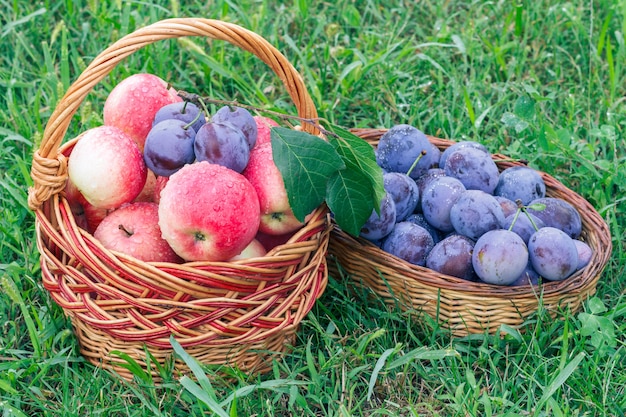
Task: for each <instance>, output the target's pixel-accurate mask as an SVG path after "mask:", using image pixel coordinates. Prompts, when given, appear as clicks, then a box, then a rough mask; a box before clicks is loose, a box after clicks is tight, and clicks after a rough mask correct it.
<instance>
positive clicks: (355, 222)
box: [326, 169, 380, 236]
mask: <svg viewBox="0 0 626 417" xmlns="http://www.w3.org/2000/svg"><path fill="white" fill-rule="evenodd" d="M326 203H327V204H328V208H329V209H330V211H332V212H333V214H334V216H335V222H336V223H337V225H338V226H339V227H341V229H343V230H344V231H346V232H347V233H350V234H352V235H353V236H357V235H358V234H359V233H360V232H361V227H362V226H363V224H365V222H366V221H367V219H368V218H369V217H370V216H371V214H372V210H373V207H374V202H373V199H372V193H371V188H370V186H369V184H368V182H367V177H366V176H365V174H364V173H363V172H362V171H353V170H348V169H342V170H340V171H337V172H336V173H335V174H334V175H333V176H332V177H331V178H330V180H329V182H328V196H327V197H326ZM379 210H380V209H379Z"/></svg>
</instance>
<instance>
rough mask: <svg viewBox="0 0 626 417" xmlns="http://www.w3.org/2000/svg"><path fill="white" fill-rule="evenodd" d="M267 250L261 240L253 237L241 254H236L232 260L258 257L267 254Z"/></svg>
mask: <svg viewBox="0 0 626 417" xmlns="http://www.w3.org/2000/svg"><path fill="white" fill-rule="evenodd" d="M266 253H267V251H266V250H265V246H263V244H262V243H261V242H259V241H258V240H256V239H252V241H251V242H250V243H249V244H248V246H246V247H245V248H244V249H243V250H242V251H241V253H239V255H235V256H233V257H232V258H230V260H231V261H238V260H241V259H248V258H258V257H261V256H265V254H266Z"/></svg>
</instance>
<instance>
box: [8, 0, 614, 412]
mask: <svg viewBox="0 0 626 417" xmlns="http://www.w3.org/2000/svg"><path fill="white" fill-rule="evenodd" d="M174 16H202V17H210V18H217V19H223V20H228V21H232V22H235V23H239V24H241V25H243V26H245V27H247V28H249V29H252V30H253V31H255V32H257V33H259V34H261V35H262V36H263V37H265V38H266V39H267V40H268V41H270V42H271V43H272V44H273V45H275V46H276V47H277V48H278V49H279V50H281V51H282V52H283V53H285V55H286V56H287V57H288V58H289V59H290V60H291V62H292V63H293V64H294V65H295V66H296V68H298V70H299V71H300V73H301V74H302V76H303V78H304V80H305V82H306V84H307V86H308V88H309V90H310V93H311V95H312V97H313V99H314V101H315V104H316V106H317V108H318V111H319V113H320V115H321V116H322V117H324V118H326V119H328V120H330V121H332V122H333V123H335V124H338V125H341V126H345V127H390V126H391V125H393V124H394V123H410V124H413V125H415V126H417V127H419V128H420V129H422V130H424V131H425V132H427V133H430V134H433V135H437V136H440V137H444V138H451V139H455V140H462V139H471V140H478V141H481V142H483V143H484V144H485V145H487V146H488V148H489V149H490V150H492V151H494V152H502V153H504V154H507V155H510V156H512V157H516V158H524V159H527V160H529V161H530V164H531V165H532V166H534V167H536V168H538V169H541V170H543V171H546V172H548V173H550V174H552V175H554V176H556V177H557V178H558V179H559V180H561V181H562V182H563V183H564V184H566V185H567V186H568V187H570V188H571V189H573V190H575V191H577V192H578V193H580V194H581V195H583V196H584V197H585V198H587V199H588V200H589V201H590V202H591V203H592V204H593V205H594V206H595V207H596V208H597V209H598V211H599V212H600V213H601V214H602V216H603V217H604V218H605V220H606V221H607V223H608V225H609V227H610V229H611V232H612V236H613V246H614V252H613V254H612V257H611V260H610V262H609V264H608V265H607V268H606V270H605V272H604V274H603V275H602V279H601V281H600V282H599V285H598V291H597V294H596V295H595V296H594V297H593V298H592V299H591V300H589V301H588V302H586V303H585V305H584V308H583V310H582V311H580V312H576V313H572V312H567V311H564V312H562V313H561V314H559V320H556V321H555V320H552V319H551V318H550V317H549V316H548V315H547V313H546V312H545V311H543V310H539V311H538V312H537V314H535V315H534V316H533V317H532V318H531V319H529V321H528V323H527V324H526V331H525V332H523V333H517V332H514V331H511V332H507V333H506V334H502V335H495V336H488V335H482V334H479V335H473V336H471V337H466V338H454V337H452V336H451V335H450V334H449V333H448V332H446V331H445V330H444V329H441V328H439V327H438V326H437V325H436V324H435V323H429V322H428V321H425V320H418V319H416V317H415V316H414V315H412V314H410V313H407V312H400V311H388V310H386V309H385V307H384V306H383V305H382V303H381V302H380V300H377V299H372V298H371V297H369V296H368V294H364V293H363V292H361V291H358V290H354V289H352V288H349V287H348V286H347V285H346V282H347V280H346V278H345V277H344V276H332V277H331V278H330V283H329V287H328V289H327V291H326V292H325V293H324V295H323V296H322V298H321V299H320V301H319V303H318V304H317V305H316V307H315V308H314V309H313V311H312V312H311V314H310V315H309V316H307V318H306V319H305V320H304V322H303V323H302V326H301V329H300V331H299V332H298V339H297V344H296V346H295V347H294V349H293V350H292V351H291V352H289V353H288V354H287V355H286V356H285V358H284V359H283V360H282V361H281V362H278V363H276V364H275V365H274V369H273V371H272V372H271V373H270V374H269V375H266V376H263V377H259V378H247V377H245V376H243V375H237V374H236V375H235V378H234V379H233V380H229V381H224V380H223V379H221V378H220V377H219V376H217V374H216V373H215V371H214V370H210V369H200V368H196V367H194V368H193V369H194V370H195V372H196V373H195V379H189V378H185V379H183V380H175V379H173V378H171V377H168V375H166V374H165V375H164V376H165V380H164V382H163V384H160V385H156V384H154V383H153V382H152V381H151V378H150V377H149V375H145V374H142V373H141V372H137V378H136V381H134V382H132V383H127V382H123V381H121V380H120V379H119V378H116V377H115V376H112V375H110V374H109V373H107V372H104V371H102V370H100V369H98V368H95V367H93V366H91V365H89V364H88V363H87V362H86V361H85V360H84V359H83V358H82V357H81V356H80V353H79V350H78V347H77V342H76V339H75V337H74V335H73V334H72V331H71V326H70V325H69V322H68V321H67V319H66V318H65V317H64V315H63V313H62V311H61V310H60V308H59V307H57V306H56V305H55V304H54V303H53V302H52V301H51V300H50V298H49V296H48V295H47V293H46V291H45V290H44V289H43V287H42V284H41V281H40V270H39V255H38V251H37V248H36V244H35V239H34V217H33V215H32V213H31V212H30V211H29V210H28V205H27V189H28V187H29V186H30V184H31V182H32V181H31V179H30V164H31V156H32V153H33V151H34V149H35V148H36V147H37V146H38V144H39V142H40V140H41V137H42V132H43V129H44V127H45V124H46V121H47V119H48V118H49V116H50V114H51V112H52V110H53V109H54V108H55V105H56V103H57V102H58V101H59V99H60V97H61V96H62V94H63V92H64V91H65V90H66V88H67V87H68V86H69V85H70V83H71V82H72V81H73V80H74V79H75V78H76V77H77V76H78V74H80V72H81V71H82V70H83V69H84V68H85V66H86V65H87V64H88V63H89V62H90V60H91V59H93V58H94V57H95V56H96V55H97V54H98V53H99V52H100V51H101V50H102V49H104V47H106V46H108V45H109V44H111V43H112V42H113V41H115V40H116V39H118V38H119V37H121V36H122V35H123V34H126V33H129V32H131V31H132V30H134V29H135V28H138V27H141V26H144V25H146V24H149V23H151V22H154V21H157V20H160V19H163V18H168V17H174ZM625 34H626V1H608V0H604V1H602V0H601V1H596V2H585V1H582V0H573V1H569V2H552V1H547V0H538V1H533V2H531V1H528V0H522V1H518V2H483V1H453V0H451V1H421V2H396V1H393V2H383V1H379V0H365V1H362V2H351V1H346V0H338V1H336V2H308V1H306V0H297V1H293V2H285V3H283V4H278V3H277V2H270V1H263V0H258V1H254V0H244V1H240V2H233V1H229V0H216V1H212V2H204V1H185V2H179V1H156V2H152V3H150V2H140V1H121V0H120V1H96V0H88V1H73V0H47V1H39V2H23V1H17V0H13V1H9V0H1V1H0V86H1V88H2V90H3V92H4V94H2V95H1V96H0V122H1V123H0V207H1V213H2V214H1V215H0V233H1V234H2V238H1V239H0V282H1V286H2V290H1V291H0V411H2V413H3V414H2V415H3V416H9V415H14V416H201V415H226V416H228V415H240V416H251V415H255V416H257V415H258V416H266V415H268V416H290V415H293V416H459V417H461V416H537V417H539V416H623V415H624V413H625V410H626V400H625V398H626V395H625V394H626V359H625V356H626V345H625V342H626V339H625V338H624V333H625V332H626V324H625V323H626V320H625V315H626V300H625V296H624V290H623V288H624V265H625V259H624V258H625V256H624V244H623V242H624V238H625V236H624V230H626V227H625V226H626V224H625V223H624V222H625V220H624V211H625V209H624V207H626V206H625V205H624V197H623V196H624V195H626V176H625V175H624V173H625V172H626V167H625V163H624V162H625V160H624V146H623V143H624V128H625V125H626V107H625V106H624V99H623V98H624V97H625V96H626V91H625V87H624V83H623V82H622V80H623V79H624V77H625V75H626V74H625V71H626V35H625ZM164 57H166V58H164ZM139 71H150V72H154V73H157V74H160V75H161V76H163V77H164V78H167V79H169V80H172V81H173V82H174V83H175V84H176V86H177V87H179V88H182V89H185V90H188V91H193V92H200V93H202V94H203V95H208V96H212V97H215V98H218V99H227V100H237V101H240V102H242V103H246V104H250V105H255V106H259V107H262V108H266V109H274V110H278V111H282V112H285V111H288V112H292V111H293V107H292V105H291V104H290V102H289V100H288V97H286V95H285V91H284V89H283V88H282V86H281V85H280V83H279V81H278V80H277V79H276V77H274V76H273V74H271V73H269V72H268V71H267V68H266V67H265V66H264V64H262V63H260V62H259V61H258V60H256V59H255V58H254V57H252V56H251V55H250V54H247V53H244V52H241V51H238V50H236V49H235V48H233V47H231V46H230V45H227V44H224V43H219V42H212V43H207V42H205V41H204V40H202V39H197V38H194V39H186V40H184V41H167V42H163V43H162V44H155V45H152V46H150V47H147V48H144V49H142V50H140V51H138V52H137V53H135V54H134V55H133V56H131V57H130V58H129V59H128V60H127V61H125V62H124V63H123V64H122V65H120V66H118V67H117V68H116V69H115V70H114V71H113V72H112V73H111V74H110V75H109V76H108V77H106V78H105V79H104V80H103V81H102V82H101V83H100V84H99V85H98V87H97V88H95V89H94V91H93V92H92V93H91V94H89V96H88V97H87V99H86V101H85V103H84V104H83V106H82V107H81V110H80V111H79V114H77V115H76V117H75V120H74V123H72V125H71V126H70V130H69V132H68V138H70V137H73V136H74V135H75V134H77V133H78V132H80V131H82V130H84V129H85V128H87V127H90V126H95V125H98V124H99V123H101V121H102V120H101V119H102V117H101V108H102V104H103V101H104V99H105V98H106V94H107V91H110V89H111V87H112V86H113V85H114V84H115V83H116V82H117V81H118V80H119V79H121V78H122V77H124V76H126V75H128V74H131V73H134V72H139ZM500 336H502V337H500ZM179 353H180V354H181V355H183V356H184V352H179ZM190 363H191V364H192V365H193V363H192V362H190Z"/></svg>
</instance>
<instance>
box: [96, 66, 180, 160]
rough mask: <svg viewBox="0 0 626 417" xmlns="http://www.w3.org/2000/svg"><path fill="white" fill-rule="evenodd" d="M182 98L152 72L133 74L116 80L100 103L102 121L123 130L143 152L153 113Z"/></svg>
mask: <svg viewBox="0 0 626 417" xmlns="http://www.w3.org/2000/svg"><path fill="white" fill-rule="evenodd" d="M180 101H182V98H180V97H179V96H178V93H177V91H176V90H175V89H174V88H172V87H170V86H169V85H168V84H167V83H166V82H165V81H164V80H162V79H161V78H160V77H158V76H156V75H154V74H148V73H139V74H133V75H131V76H129V77H127V78H125V79H123V80H122V81H121V82H119V83H118V84H117V85H116V86H115V87H114V88H113V90H111V92H110V93H109V95H108V96H107V99H106V101H105V102H104V112H103V116H104V124H105V125H109V126H115V127H118V128H120V129H121V130H123V131H124V132H126V133H127V134H128V135H129V136H130V137H131V138H133V140H135V142H137V144H138V145H139V148H140V149H141V150H142V151H143V147H144V143H145V142H146V136H148V132H150V129H151V128H152V122H153V121H154V116H155V115H156V113H157V111H159V109H160V108H161V107H163V106H165V105H167V104H171V103H176V102H180Z"/></svg>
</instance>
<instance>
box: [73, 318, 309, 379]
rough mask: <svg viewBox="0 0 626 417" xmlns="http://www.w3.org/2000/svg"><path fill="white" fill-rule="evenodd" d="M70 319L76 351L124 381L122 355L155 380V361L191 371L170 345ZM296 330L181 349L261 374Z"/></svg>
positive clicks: (288, 344) (128, 375)
mask: <svg viewBox="0 0 626 417" xmlns="http://www.w3.org/2000/svg"><path fill="white" fill-rule="evenodd" d="M70 320H71V322H72V326H73V329H74V333H75V334H76V336H77V338H78V342H79V345H80V352H81V354H82V355H83V356H84V357H85V359H87V361H89V362H90V363H91V364H93V365H95V366H97V367H99V368H102V369H105V370H108V371H113V372H114V373H116V374H118V375H120V376H121V377H122V378H124V379H126V380H132V379H133V376H134V375H133V373H132V372H131V371H130V370H129V369H128V365H129V361H127V360H126V359H124V357H125V356H126V355H128V357H129V358H131V359H132V360H133V361H135V362H137V364H138V365H139V366H140V367H141V368H142V369H143V372H149V373H150V374H151V377H152V380H153V381H155V382H158V381H160V380H161V375H160V374H159V372H158V369H157V368H158V367H157V366H156V364H154V362H155V361H156V362H158V364H159V366H160V367H162V368H165V369H168V370H171V372H172V373H173V374H176V375H185V374H189V373H190V372H191V371H190V369H189V367H188V366H187V364H186V363H185V362H184V361H182V360H181V359H180V358H177V357H176V356H175V354H174V349H173V348H172V349H163V348H157V347H154V346H150V345H147V344H146V343H144V342H128V341H123V340H118V339H114V338H112V337H111V335H109V334H107V333H105V332H103V331H102V330H100V329H97V328H94V327H93V326H90V325H89V324H87V323H85V322H84V321H81V320H78V319H75V318H72V317H70ZM296 330H297V328H296V326H289V327H288V328H285V329H283V331H281V332H279V333H276V334H275V335H273V336H271V337H268V338H265V339H264V340H262V341H259V342H257V343H248V344H231V345H229V346H205V345H198V346H189V347H185V348H184V349H185V351H186V352H187V353H188V354H189V355H190V356H192V357H193V358H195V359H196V360H197V361H198V362H200V363H201V364H203V365H214V366H218V367H220V366H225V367H228V368H231V369H232V368H234V369H236V370H238V371H241V372H243V373H245V374H248V375H258V374H265V373H267V372H269V371H270V370H271V369H272V362H273V361H274V360H280V358H281V356H282V354H283V353H285V352H286V351H287V350H288V349H290V347H291V346H293V343H294V341H295V337H296ZM150 356H151V357H150ZM218 372H219V370H218ZM221 373H222V374H224V375H225V376H227V374H228V372H227V371H226V370H225V371H224V372H221Z"/></svg>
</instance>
